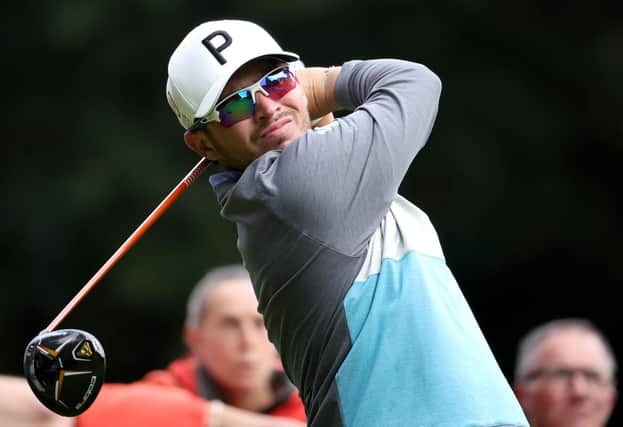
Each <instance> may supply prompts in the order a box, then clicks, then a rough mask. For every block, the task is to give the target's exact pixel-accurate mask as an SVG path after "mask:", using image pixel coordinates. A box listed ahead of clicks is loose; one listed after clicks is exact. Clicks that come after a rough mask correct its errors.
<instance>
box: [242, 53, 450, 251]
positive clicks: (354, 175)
mask: <svg viewBox="0 0 623 427" xmlns="http://www.w3.org/2000/svg"><path fill="white" fill-rule="evenodd" d="M440 93H441V82H440V80H439V78H438V77H437V76H436V75H435V74H434V73H433V72H432V71H430V70H429V69H428V68H427V67H425V66H423V65H420V64H416V63H412V62H407V61H401V60H389V59H384V60H372V61H351V62H347V63H345V64H344V65H343V66H342V70H341V72H340V74H339V75H338V78H337V81H336V85H335V96H336V99H337V100H338V102H339V103H340V104H341V105H343V106H345V107H346V108H347V109H351V110H354V111H353V112H352V113H351V114H349V115H347V116H345V117H343V118H340V119H338V120H336V121H335V122H334V123H332V124H331V125H329V126H326V127H322V128H318V129H315V130H312V131H308V132H306V133H305V134H304V135H303V136H302V137H301V138H299V139H298V140H297V141H295V142H294V143H292V144H290V145H289V146H288V147H287V148H286V149H285V150H284V151H283V152H282V153H281V154H280V155H279V156H272V157H271V156H264V158H263V161H261V162H257V164H254V168H255V170H254V173H253V174H250V176H251V178H252V179H253V180H254V185H255V186H256V190H258V191H259V193H260V194H262V195H263V197H264V202H265V203H266V204H267V205H268V206H270V207H271V209H272V210H273V213H276V214H277V215H279V216H280V217H281V219H282V221H284V222H286V223H290V225H292V226H293V227H295V228H297V229H299V230H300V231H301V232H302V233H304V234H306V235H308V236H310V237H312V238H314V239H317V240H318V241H320V242H321V243H322V244H324V245H327V246H329V247H331V248H332V249H335V250H337V251H338V252H340V253H343V254H346V255H350V256H356V255H360V254H361V252H362V251H363V250H365V247H366V246H367V242H368V239H369V238H370V236H371V235H372V233H373V232H374V230H375V229H376V228H377V227H378V225H379V224H380V222H381V221H382V219H383V217H384V216H385V214H386V213H387V211H388V209H389V206H390V204H391V203H392V201H393V200H394V199H395V198H396V197H397V194H398V188H399V186H400V183H401V182H402V180H403V178H404V176H405V174H406V173H407V170H408V168H409V166H410V164H411V162H412V160H413V159H414V157H415V156H416V154H417V153H418V152H419V150H420V149H421V148H422V147H423V146H424V144H425V143H426V141H427V139H428V137H429V135H430V132H431V130H432V127H433V123H434V121H435V118H436V115H437V108H438V103H439V97H440Z"/></svg>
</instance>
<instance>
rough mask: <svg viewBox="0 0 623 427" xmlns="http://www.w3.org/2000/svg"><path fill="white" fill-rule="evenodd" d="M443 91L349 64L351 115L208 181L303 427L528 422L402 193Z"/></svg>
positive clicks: (409, 68) (426, 75)
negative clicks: (298, 404)
mask: <svg viewBox="0 0 623 427" xmlns="http://www.w3.org/2000/svg"><path fill="white" fill-rule="evenodd" d="M440 90H441V84H440V81H439V79H438V78H437V76H435V74H433V73H432V72H431V71H430V70H428V69H427V68H426V67H424V66H422V65H419V64H414V63H410V62H406V61H398V60H375V61H352V62H348V63H346V64H344V66H343V67H342V70H341V72H340V74H339V76H338V79H337V81H336V86H335V96H336V99H337V100H338V102H339V103H340V104H341V105H343V106H345V107H346V108H348V109H351V110H354V111H353V112H352V113H351V114H349V115H348V116H345V117H343V118H340V119H338V120H336V122H335V123H333V124H331V125H329V126H327V127H324V128H320V129H317V130H312V131H308V132H306V133H305V134H304V135H302V136H301V137H300V138H298V139H297V140H296V141H294V142H292V143H291V144H290V145H289V146H288V147H287V148H286V149H284V150H281V151H270V152H268V153H266V154H264V155H262V156H260V157H259V158H258V159H256V160H255V161H254V162H253V163H252V164H251V165H249V167H247V169H246V170H245V171H244V173H242V174H240V173H236V172H223V173H221V174H217V175H213V176H212V177H211V182H212V185H213V187H214V189H215V191H216V193H217V195H218V199H219V202H220V203H221V205H222V215H223V216H224V217H225V218H227V219H229V220H232V221H234V222H235V223H236V225H237V231H238V247H239V250H240V253H241V255H242V258H243V261H244V264H245V266H246V268H247V269H248V271H249V273H250V275H251V278H252V281H253V284H254V287H255V291H256V294H257V296H258V300H259V310H260V311H261V312H262V314H263V315H264V319H265V323H266V327H267V329H268V331H269V337H270V339H271V341H272V342H273V343H274V344H275V345H276V347H277V349H278V351H279V353H280V355H281V358H282V360H283V364H284V368H285V370H286V372H287V374H288V375H289V376H290V378H291V379H292V381H293V382H294V383H295V384H296V385H297V386H298V387H299V389H300V391H301V395H302V398H303V401H304V402H305V406H306V409H307V413H308V417H309V423H310V425H311V426H323V427H326V426H349V427H354V426H356V427H362V426H363V427H367V426H370V427H372V426H407V425H413V426H432V425H435V426H448V427H460V426H503V425H506V426H511V425H514V426H525V425H527V422H526V421H525V418H524V416H523V414H522V411H521V409H520V408H519V405H518V403H517V401H516V400H515V398H514V396H513V393H512V390H511V389H510V387H509V386H508V383H507V382H506V380H505V378H504V377H503V375H502V373H501V371H500V369H499V367H498V365H497V363H496V361H495V359H494V357H493V355H492V354H491V351H490V349H489V346H488V345H487V343H486V341H485V339H484V337H483V336H482V333H481V332H480V329H479V327H478V325H477V323H476V321H475V319H474V317H473V315H472V314H471V311H470V309H469V307H468V305H467V303H466V302H465V300H464V298H463V296H462V294H461V292H460V290H459V288H458V286H457V284H456V282H455V280H454V278H453V277H452V274H451V273H450V271H449V270H448V268H447V266H446V265H445V260H444V257H443V253H442V250H441V246H440V244H439V241H438V239H437V235H436V232H435V230H434V228H433V227H432V225H431V224H430V221H429V220H428V217H427V216H426V215H425V214H424V213H423V212H422V211H420V210H419V209H418V208H416V207H415V206H414V205H412V204H411V203H410V202H408V201H407V200H405V199H404V198H402V197H400V196H399V195H398V187H399V185H400V183H401V182H402V180H403V178H404V176H405V174H406V172H407V170H408V168H409V166H410V164H411V162H412V160H413V159H414V157H415V155H416V154H417V153H418V151H419V150H420V149H421V148H422V147H423V145H424V144H425V142H426V140H427V138H428V136H429V134H430V132H431V129H432V126H433V123H434V120H435V117H436V114H437V106H438V101H439V95H440Z"/></svg>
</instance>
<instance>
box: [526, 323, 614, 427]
mask: <svg viewBox="0 0 623 427" xmlns="http://www.w3.org/2000/svg"><path fill="white" fill-rule="evenodd" d="M582 370H583V371H584V372H587V373H594V374H595V375H596V376H590V375H589V376H586V375H583V374H582V373H581V372H582ZM539 371H540V372H541V375H538V374H535V375H534V376H533V378H532V379H525V380H521V379H520V380H519V381H518V382H516V383H515V390H516V392H517V397H518V398H519V401H520V403H521V405H522V407H523V409H524V411H525V412H526V415H527V416H528V419H529V420H530V423H531V424H530V425H531V426H532V427H603V426H605V425H606V422H607V420H608V418H609V416H610V413H611V412H612V409H613V407H614V403H615V401H616V391H615V387H614V385H613V382H612V378H611V375H610V366H609V364H608V358H607V354H606V351H605V349H604V347H603V345H602V343H601V342H600V341H599V340H598V338H596V337H595V336H594V335H592V334H590V333H588V332H586V331H582V330H577V329H569V330H563V331H560V332H558V333H556V334H552V335H551V336H549V337H547V338H546V339H545V340H544V341H543V342H542V343H541V344H540V346H539V347H538V348H537V351H536V354H535V355H534V360H533V363H532V364H531V368H530V369H528V371H527V374H530V373H535V372H539Z"/></svg>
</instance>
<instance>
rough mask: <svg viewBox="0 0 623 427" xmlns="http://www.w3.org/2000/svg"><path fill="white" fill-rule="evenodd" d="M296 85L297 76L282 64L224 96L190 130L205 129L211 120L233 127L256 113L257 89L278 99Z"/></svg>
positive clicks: (196, 120)
mask: <svg viewBox="0 0 623 427" xmlns="http://www.w3.org/2000/svg"><path fill="white" fill-rule="evenodd" d="M295 87H296V78H295V77H294V74H293V73H292V71H290V69H289V68H288V66H287V65H281V66H279V67H277V68H275V69H273V70H271V71H269V72H268V73H266V74H264V76H263V77H262V78H261V79H259V80H258V81H257V82H255V83H253V84H252V85H250V86H247V87H245V88H243V89H240V90H239V91H237V92H234V93H232V94H231V95H229V96H227V97H226V98H224V99H223V100H222V101H220V102H219V103H218V104H216V106H215V107H214V109H213V110H212V112H210V114H208V115H207V116H205V117H202V118H200V119H195V122H194V123H193V124H192V125H191V126H190V127H189V128H188V131H190V132H193V131H196V130H199V129H203V128H204V127H206V125H207V124H208V123H210V122H220V123H221V125H222V126H223V127H226V128H228V127H231V126H233V125H234V124H236V123H238V122H240V121H242V120H245V119H248V118H250V117H252V116H253V114H254V113H255V93H256V92H257V91H260V92H262V94H264V96H267V97H269V98H270V99H272V100H275V101H277V100H279V99H281V98H283V97H284V96H285V95H286V94H287V93H288V92H290V91H291V90H292V89H294V88H295Z"/></svg>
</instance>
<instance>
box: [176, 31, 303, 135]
mask: <svg viewBox="0 0 623 427" xmlns="http://www.w3.org/2000/svg"><path fill="white" fill-rule="evenodd" d="M266 56H273V57H277V58H279V59H283V60H285V61H286V62H292V61H297V60H298V59H299V57H298V55H296V54H294V53H291V52H286V51H284V50H283V49H281V47H280V46H279V45H278V44H277V42H276V41H275V40H274V39H273V38H272V37H271V35H270V34H268V33H267V32H266V30H264V29H263V28H261V27H260V26H258V25H256V24H254V23H252V22H248V21H237V20H222V21H209V22H205V23H203V24H201V25H199V26H198V27H196V28H194V29H193V30H192V31H191V32H190V33H188V35H186V37H185V38H184V40H182V42H181V43H180V44H179V45H178V46H177V48H176V49H175V51H174V52H173V54H172V55H171V59H169V67H168V71H169V78H168V80H167V88H166V95H167V101H168V102H169V105H170V106H171V108H172V109H173V112H175V115H176V116H177V119H178V120H179V122H180V123H181V125H182V126H183V127H184V129H188V128H189V127H190V125H192V123H193V121H194V120H195V118H200V117H204V116H206V115H207V114H208V113H210V112H211V110H212V109H213V108H214V106H215V104H216V101H217V100H218V98H219V97H220V96H221V92H222V91H223V88H224V87H225V85H226V84H227V82H228V81H229V79H230V78H231V76H232V75H233V74H234V73H235V72H236V70H238V68H240V67H241V66H242V65H244V64H246V63H247V62H249V61H251V60H252V59H257V58H261V57H266Z"/></svg>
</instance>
